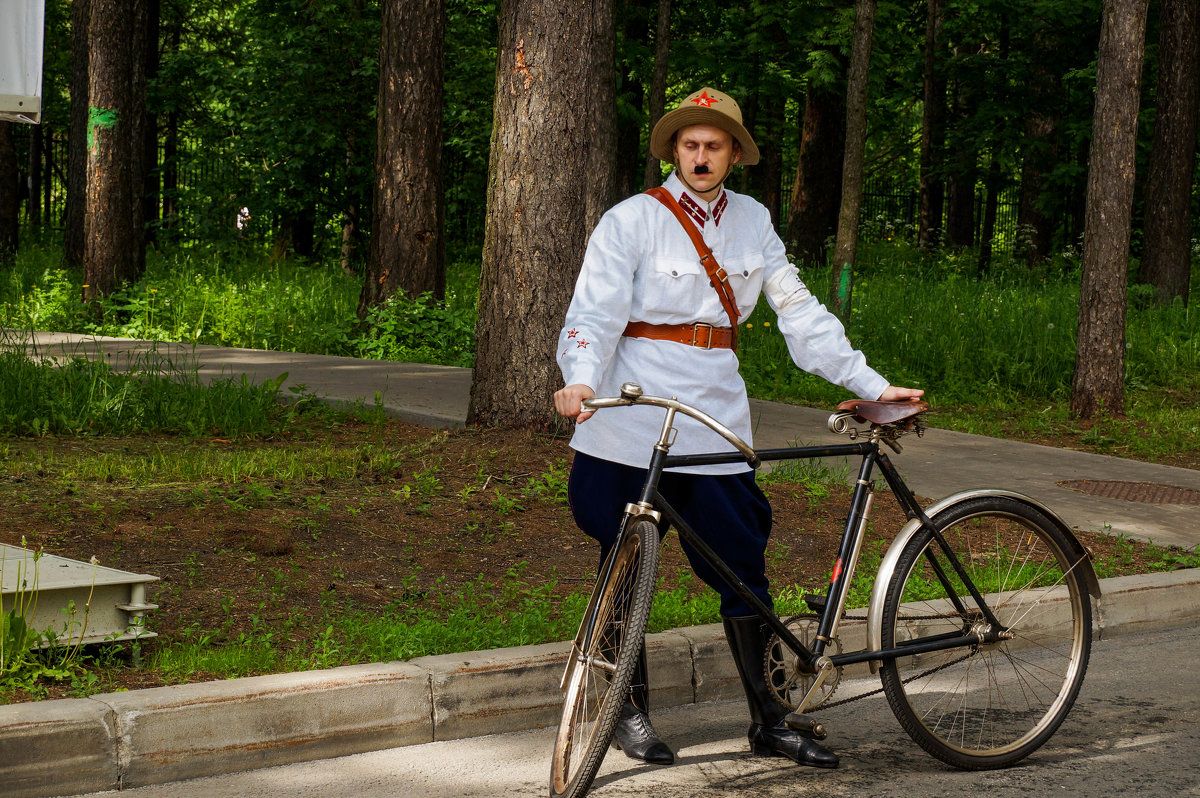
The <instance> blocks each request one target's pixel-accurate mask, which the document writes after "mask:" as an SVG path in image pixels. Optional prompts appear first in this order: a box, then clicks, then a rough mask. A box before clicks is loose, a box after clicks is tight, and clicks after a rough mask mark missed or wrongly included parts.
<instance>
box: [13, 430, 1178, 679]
mask: <svg viewBox="0 0 1200 798" xmlns="http://www.w3.org/2000/svg"><path fill="white" fill-rule="evenodd" d="M282 449H290V450H300V451H301V452H305V453H310V454H311V460H312V461H314V462H316V461H319V460H321V459H322V458H330V457H331V456H332V453H342V454H345V453H347V452H349V453H351V454H352V457H351V458H350V460H351V462H350V464H349V465H345V464H343V466H342V473H341V474H340V475H333V476H324V477H308V478H296V479H283V478H279V479H272V480H266V481H263V480H260V479H239V478H231V477H229V476H221V475H218V474H214V475H213V476H212V477H211V478H198V479H195V480H193V481H190V482H180V481H174V482H171V481H166V482H163V483H162V484H154V483H155V480H152V479H151V480H144V479H143V480H138V482H137V484H135V483H134V482H133V481H124V480H122V479H121V478H114V477H112V476H111V475H110V476H106V477H103V478H99V477H97V478H84V477H80V476H73V475H72V473H71V471H70V469H69V468H68V467H67V466H62V465H61V464H62V463H70V462H72V461H73V460H74V459H75V458H84V459H87V460H89V461H92V460H98V459H103V458H106V457H107V458H120V457H138V456H150V455H153V456H160V457H166V456H169V455H170V454H171V453H172V452H176V453H178V452H180V451H182V450H189V451H191V452H193V453H195V454H196V455H198V456H199V455H206V456H207V455H211V456H212V458H213V461H214V462H218V461H221V459H222V456H227V455H232V454H235V453H241V454H243V455H245V456H246V457H250V456H251V455H268V454H270V453H271V452H272V450H282ZM0 451H3V452H4V453H5V454H6V457H5V459H8V460H10V462H12V463H35V464H36V463H39V462H41V463H44V464H45V465H30V466H29V467H28V468H27V469H18V470H14V469H13V468H11V467H10V468H8V469H7V470H6V471H4V472H0V497H2V499H3V502H4V507H5V523H4V525H3V527H2V528H0V542H4V543H9V544H16V545H19V544H20V543H21V541H22V539H23V538H24V539H25V540H26V541H27V545H29V546H30V547H42V548H43V549H44V550H45V551H46V552H47V553H49V554H57V555H61V556H65V557H71V558H75V559H81V560H87V559H88V558H90V557H92V556H95V557H97V558H98V560H99V562H100V563H101V564H102V565H107V566H111V567H115V568H120V569H123V570H127V571H133V572H137V573H148V574H154V575H156V576H158V577H160V581H158V582H156V583H154V584H153V586H152V587H151V589H150V591H149V593H150V595H149V598H150V600H151V601H152V602H154V603H156V604H158V605H159V608H158V609H157V610H154V611H153V612H152V613H150V615H149V620H148V626H149V627H150V628H151V629H152V630H153V631H155V632H157V633H158V635H159V636H160V637H159V641H171V640H179V639H183V638H187V637H188V635H189V634H192V635H194V634H195V633H196V631H197V630H203V631H205V632H206V633H209V634H210V636H211V643H212V644H213V645H221V644H229V643H235V642H236V641H237V640H238V639H239V635H241V634H243V633H246V634H248V633H250V632H251V631H252V630H255V629H259V630H261V629H262V627H263V626H264V625H266V626H268V627H269V626H270V625H271V624H276V623H282V622H283V619H284V618H285V617H287V616H288V615H289V614H293V613H296V612H299V613H301V614H310V615H312V616H313V617H318V616H320V615H321V613H322V612H323V610H326V609H328V608H329V607H331V606H342V607H354V608H358V609H363V610H367V611H378V612H384V611H386V608H388V607H389V606H395V605H396V604H397V602H400V603H405V604H413V603H420V602H424V601H428V600H429V598H430V596H431V594H434V593H438V592H440V593H446V592H452V591H455V590H458V589H467V588H469V586H470V585H471V584H473V583H477V582H479V581H482V583H485V584H499V583H500V582H502V581H503V580H505V579H506V577H509V576H510V575H511V574H513V573H519V574H520V578H521V579H522V580H523V581H524V582H525V583H526V584H528V585H541V584H545V583H547V582H549V581H553V582H554V584H555V588H554V595H562V594H565V593H568V592H572V591H580V590H586V589H587V588H588V587H589V586H590V584H591V580H592V578H593V575H594V572H595V567H596V564H597V547H596V545H595V544H594V543H593V542H592V541H591V540H590V539H588V538H586V537H585V536H584V535H583V534H582V533H581V532H579V531H578V529H577V528H576V527H575V525H574V523H573V522H572V520H571V515H570V510H569V508H568V506H567V503H566V500H565V490H566V478H567V474H568V472H569V468H570V462H571V451H570V449H569V448H568V446H567V443H566V440H565V439H564V438H561V437H554V436H548V435H538V434H532V433H526V432H509V431H481V430H459V431H452V432H446V431H440V432H435V431H432V430H429V429H425V428H420V427H415V426H411V425H407V424H403V423H399V422H395V421H387V422H385V423H382V424H377V425H372V424H358V423H349V424H341V425H338V426H336V427H334V428H332V429H320V428H312V429H306V430H303V431H301V432H300V433H298V434H291V435H289V436H287V437H286V438H281V439H278V440H270V441H258V442H230V441H224V440H193V441H187V440H180V439H174V438H163V437H155V438H48V439H37V440H35V439H9V440H8V441H6V442H4V443H3V445H0ZM226 459H229V458H228V457H226ZM80 462H82V460H80ZM56 463H57V464H60V465H55V464H56ZM766 490H767V492H768V494H769V495H770V498H771V501H772V505H773V507H774V512H775V529H774V532H773V536H772V543H771V549H770V552H769V556H768V560H769V566H770V578H771V582H772V584H773V585H775V586H782V585H797V584H799V585H814V584H820V583H822V582H823V581H824V580H825V579H826V578H827V575H828V574H829V571H830V567H831V564H832V562H833V560H834V558H835V556H836V548H837V544H838V541H839V538H840V535H841V530H842V526H843V524H844V519H845V516H846V513H847V508H848V503H849V492H848V491H847V490H844V489H841V488H834V489H833V490H832V491H830V493H829V495H828V496H827V497H825V498H823V499H821V500H819V501H816V500H814V499H813V498H812V497H811V496H810V494H809V493H808V492H807V491H806V490H805V489H804V486H803V485H802V484H800V483H798V482H791V483H789V482H779V483H775V484H771V485H769V486H768V487H767V488H766ZM904 521H905V519H904V517H903V515H902V513H901V512H900V511H899V508H898V507H897V506H896V505H895V503H894V500H893V499H892V498H891V496H890V494H888V493H887V492H886V491H881V492H880V493H879V494H878V496H877V501H876V502H875V506H874V508H873V511H872V526H873V528H874V530H878V534H879V535H882V536H883V537H885V538H886V537H887V535H886V534H884V533H883V531H884V530H887V531H889V532H891V533H894V532H895V531H896V530H898V529H900V527H902V526H903V524H904ZM1081 537H1082V538H1084V541H1085V544H1086V545H1087V546H1089V547H1090V548H1091V549H1092V550H1093V552H1094V554H1095V555H1096V556H1098V557H1104V556H1106V555H1107V554H1109V553H1111V552H1112V551H1113V550H1114V547H1115V546H1118V545H1120V546H1121V547H1122V553H1123V555H1124V556H1125V557H1126V559H1127V560H1128V564H1129V568H1130V569H1131V570H1138V569H1139V568H1140V567H1143V566H1144V565H1145V563H1150V562H1154V561H1155V560H1157V559H1159V555H1158V554H1157V552H1156V551H1155V550H1153V549H1149V548H1147V547H1144V546H1141V545H1135V546H1130V545H1129V544H1128V543H1118V542H1117V541H1115V540H1114V539H1113V538H1109V537H1105V536H1102V535H1091V534H1084V535H1081ZM686 569H687V565H686V561H685V560H684V558H683V557H682V555H681V553H680V549H679V546H678V543H677V542H675V539H674V537H669V538H668V545H667V547H666V549H665V552H664V563H663V569H662V573H663V575H664V576H665V577H666V578H667V579H668V580H670V579H672V578H673V575H675V574H677V573H678V572H680V571H682V570H686ZM696 589H697V590H699V589H704V588H702V587H701V586H699V585H697V587H696ZM285 637H286V636H284V635H281V636H280V638H279V640H278V641H277V644H278V645H280V646H286V645H295V646H306V645H312V644H313V643H312V640H311V639H305V638H303V637H302V636H301V637H294V636H293V637H287V638H286V639H285ZM160 644H161V643H156V642H154V641H151V642H149V643H147V644H146V645H147V648H148V650H147V652H146V653H147V654H149V653H151V652H152V650H153V648H152V647H153V646H155V645H160ZM212 677H213V674H206V673H201V672H197V673H192V674H189V675H188V676H187V677H186V678H188V679H189V680H202V679H205V678H212ZM175 678H176V680H178V677H175ZM165 681H166V679H164V677H163V676H162V675H160V674H157V673H155V672H154V671H152V670H145V669H139V668H132V667H112V668H105V669H103V670H102V672H101V682H100V683H99V684H98V685H95V686H94V688H93V690H95V689H103V690H112V689H124V688H140V687H149V686H156V685H159V684H163V683H165ZM70 694H72V693H71V688H69V687H64V686H50V687H48V688H47V689H46V690H45V692H41V691H40V690H39V691H38V692H37V694H36V695H34V696H31V695H30V694H28V693H23V692H20V691H17V692H15V693H12V692H10V693H9V694H8V695H7V696H4V697H3V698H0V700H10V701H11V700H25V699H28V698H30V697H47V696H48V697H61V696H65V695H70Z"/></svg>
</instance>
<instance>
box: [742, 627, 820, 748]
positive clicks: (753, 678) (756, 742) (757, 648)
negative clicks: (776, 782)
mask: <svg viewBox="0 0 1200 798" xmlns="http://www.w3.org/2000/svg"><path fill="white" fill-rule="evenodd" d="M722 620H723V621H724V624H725V639H726V640H727V641H728V642H729V650H730V651H732V652H733V661H734V663H735V664H736V665H737V669H738V676H740V677H741V678H742V688H743V689H744V690H745V691H746V702H747V703H748V704H749V705H750V720H751V721H753V722H752V723H751V724H750V730H749V731H748V732H747V736H748V737H749V739H750V751H751V752H752V753H754V754H758V755H759V756H784V757H787V758H788V759H790V760H792V761H793V762H795V763H796V764H797V765H810V766H812V767H818V768H835V767H837V766H838V761H839V760H838V757H837V754H835V753H833V752H832V751H829V750H827V749H825V748H824V747H822V746H821V745H819V744H817V743H816V742H815V741H813V740H810V739H808V738H807V737H804V736H803V735H801V734H799V733H797V732H795V731H792V730H791V729H789V728H788V727H787V726H786V725H785V724H784V722H783V719H784V718H785V717H786V716H787V714H788V711H787V709H786V708H784V706H783V705H782V704H780V703H779V702H778V701H776V700H775V697H774V696H773V695H772V694H771V691H770V688H769V687H767V676H766V673H765V672H764V666H763V662H764V659H765V656H766V650H767V627H766V626H764V624H763V622H762V620H761V619H759V617H758V616H757V615H752V616H750V617H747V618H723V619H722Z"/></svg>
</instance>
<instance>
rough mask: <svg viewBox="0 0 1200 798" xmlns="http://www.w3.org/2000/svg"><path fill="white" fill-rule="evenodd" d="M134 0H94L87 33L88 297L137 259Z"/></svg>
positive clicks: (109, 287) (108, 287) (106, 290)
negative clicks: (88, 86) (134, 203)
mask: <svg viewBox="0 0 1200 798" xmlns="http://www.w3.org/2000/svg"><path fill="white" fill-rule="evenodd" d="M133 5H134V0H93V1H92V21H91V25H90V28H89V31H90V33H89V36H88V62H89V68H88V71H89V84H90V89H89V91H88V106H89V109H88V125H87V145H88V150H87V155H88V159H87V220H86V222H85V227H86V230H87V236H86V239H85V243H84V255H83V282H84V287H83V299H84V301H85V302H93V301H95V300H96V299H99V298H100V297H102V296H107V295H108V294H110V293H112V291H113V289H114V288H116V286H117V282H118V280H119V279H120V277H121V276H122V275H127V274H131V273H133V271H134V268H135V264H136V257H137V256H136V254H135V252H134V249H135V247H136V246H137V243H138V237H137V236H136V234H135V230H134V224H133V222H134V218H133V197H134V193H133V146H134V145H133V135H132V127H133V125H132V120H133V114H134V112H135V109H134V106H133V97H132V94H133V59H132V55H133V53H132V48H131V47H130V42H131V41H132V40H133V36H134V8H133Z"/></svg>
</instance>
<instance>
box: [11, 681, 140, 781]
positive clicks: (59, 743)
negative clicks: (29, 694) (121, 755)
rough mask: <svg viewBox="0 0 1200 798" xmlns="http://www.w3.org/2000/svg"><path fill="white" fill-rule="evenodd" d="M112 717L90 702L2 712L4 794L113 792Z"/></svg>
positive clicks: (67, 701)
mask: <svg viewBox="0 0 1200 798" xmlns="http://www.w3.org/2000/svg"><path fill="white" fill-rule="evenodd" d="M117 773H118V771H117V745H116V740H115V738H114V734H113V714H112V711H111V710H110V709H109V708H108V707H106V706H104V705H103V704H101V703H98V702H96V701H92V700H90V699H86V698H75V699H64V700H61V701H35V702H30V703H24V704H10V705H8V706H2V707H0V794H2V795H4V796H6V797H7V798H42V796H51V795H70V794H73V793H81V792H95V791H99V790H113V789H116V788H117V787H118V781H117Z"/></svg>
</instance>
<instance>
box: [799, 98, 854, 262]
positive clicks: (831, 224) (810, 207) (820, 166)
mask: <svg viewBox="0 0 1200 798" xmlns="http://www.w3.org/2000/svg"><path fill="white" fill-rule="evenodd" d="M845 154H846V102H845V97H844V96H843V95H842V94H841V92H839V91H838V90H836V89H835V88H834V87H831V86H828V85H818V84H816V83H812V82H810V83H809V84H808V92H807V93H806V94H805V97H804V126H803V129H802V131H801V134H800V157H799V158H798V160H797V163H796V180H795V182H794V183H793V184H792V199H791V202H790V203H789V204H788V219H787V227H786V230H787V238H786V241H787V242H788V247H789V248H790V249H791V251H792V253H793V254H794V255H795V256H796V257H797V258H799V259H800V260H802V261H804V262H807V263H820V264H824V263H825V258H826V256H827V254H828V253H827V250H828V244H827V242H828V241H829V240H830V239H831V238H832V237H833V236H834V235H835V234H836V233H837V224H838V207H839V206H840V204H841V195H840V194H839V188H840V187H841V185H842V166H843V162H844V159H845Z"/></svg>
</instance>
